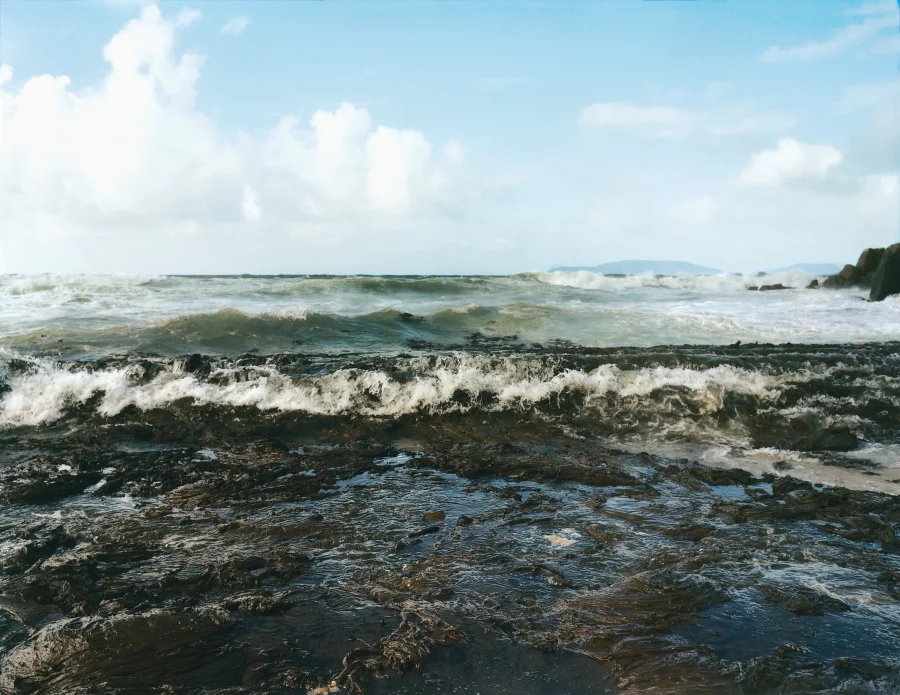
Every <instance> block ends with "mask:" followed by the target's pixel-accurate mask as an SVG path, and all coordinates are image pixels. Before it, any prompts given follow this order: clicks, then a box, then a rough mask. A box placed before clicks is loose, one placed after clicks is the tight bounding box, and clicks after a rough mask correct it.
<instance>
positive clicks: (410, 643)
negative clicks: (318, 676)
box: [334, 611, 466, 693]
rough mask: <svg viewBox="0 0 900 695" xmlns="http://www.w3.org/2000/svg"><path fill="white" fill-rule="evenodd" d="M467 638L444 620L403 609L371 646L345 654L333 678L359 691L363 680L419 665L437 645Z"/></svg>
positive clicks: (341, 684) (351, 690) (459, 641)
mask: <svg viewBox="0 0 900 695" xmlns="http://www.w3.org/2000/svg"><path fill="white" fill-rule="evenodd" d="M465 641H466V637H465V635H464V634H463V633H462V632H461V631H460V630H458V629H457V628H455V627H454V626H452V625H450V624H449V623H446V622H444V621H443V620H441V619H439V618H436V617H434V616H431V615H427V614H424V613H418V612H412V611H405V612H404V613H403V619H402V621H401V622H400V626H399V627H398V628H397V629H396V630H394V631H393V632H392V633H391V634H390V636H388V637H386V638H384V639H383V640H381V641H379V642H378V643H377V644H375V645H374V646H372V647H362V648H360V649H353V650H351V651H350V652H348V653H347V655H346V656H345V657H344V664H343V665H344V668H343V670H342V671H341V672H340V673H339V674H338V675H337V676H335V677H334V681H335V682H336V683H337V684H338V685H340V686H342V687H344V688H346V689H347V690H348V691H349V692H351V693H361V692H362V691H363V685H364V683H365V681H367V680H369V679H371V678H378V677H383V676H384V675H387V674H391V673H395V674H396V673H402V672H403V671H406V670H408V669H411V668H418V667H419V666H421V665H422V664H423V663H424V661H425V659H427V658H428V655H429V654H431V652H432V651H433V650H434V649H436V648H438V647H446V646H449V645H451V644H459V643H463V642H465Z"/></svg>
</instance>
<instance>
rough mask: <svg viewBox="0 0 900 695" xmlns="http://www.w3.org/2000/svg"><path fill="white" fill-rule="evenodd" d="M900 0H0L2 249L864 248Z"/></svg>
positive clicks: (767, 264)
mask: <svg viewBox="0 0 900 695" xmlns="http://www.w3.org/2000/svg"><path fill="white" fill-rule="evenodd" d="M898 61H900V9H898V3H897V0H865V1H860V0H791V2H785V0H695V1H693V2H685V1H682V2H678V1H669V2H667V1H665V0H655V1H644V0H587V1H584V2H575V1H571V0H552V1H551V0H544V1H538V0H484V1H477V2H476V1H475V0H470V1H466V0H435V1H432V2H427V1H420V0H390V1H388V0H365V1H363V0H321V1H310V2H304V1H302V0H296V1H292V2H287V1H285V2H277V1H274V0H272V1H268V2H262V1H259V0H256V1H252V2H239V1H231V0H215V1H212V0H207V1H206V2H198V1H193V2H168V1H163V2H157V3H156V4H152V3H148V2H141V1H140V0H121V1H113V0H3V1H2V3H0V272H13V273H37V272H54V273H81V272H88V273H147V274H157V273H373V274H375V273H385V274H387V273H401V274H430V273H440V274H444V273H446V274H457V273H491V274H493V273H514V272H522V271H529V270H546V269H548V268H550V267H551V266H554V265H567V266H572V265H594V264H598V263H604V262H609V261H615V260H621V259H634V258H639V259H671V260H683V261H691V262H695V263H699V264H702V265H706V266H712V267H716V268H721V269H724V270H728V271H738V272H750V271H756V270H761V269H767V268H768V269H771V268H775V267H780V266H785V265H790V264H793V263H799V262H806V263H839V264H843V263H853V262H854V261H855V260H856V258H857V256H858V255H859V252H860V251H861V250H862V249H863V248H864V247H866V246H884V245H887V244H891V243H894V242H896V241H898V232H900V221H898V211H900V179H898V169H900V74H898Z"/></svg>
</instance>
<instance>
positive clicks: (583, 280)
mask: <svg viewBox="0 0 900 695" xmlns="http://www.w3.org/2000/svg"><path fill="white" fill-rule="evenodd" d="M534 277H535V279H536V280H538V281H539V282H543V283H545V284H548V285H556V286H563V287H574V288H578V289H583V290H606V291H609V292H616V291H623V290H636V289H669V290H681V291H684V292H697V293H715V294H721V293H723V292H743V291H746V290H747V289H748V288H750V287H759V286H761V285H774V284H779V283H780V284H782V285H785V286H787V287H794V288H798V289H801V288H804V287H806V285H808V284H809V283H810V281H812V280H813V279H814V278H820V279H821V277H822V276H818V275H810V274H808V273H805V272H803V271H802V270H793V271H790V272H786V273H772V274H771V275H764V276H761V277H757V276H755V275H737V274H734V275H688V274H686V273H683V274H679V275H674V276H668V275H667V276H657V275H625V276H619V275H602V274H600V273H592V272H590V271H587V270H577V271H561V270H557V271H553V272H549V273H535V274H534Z"/></svg>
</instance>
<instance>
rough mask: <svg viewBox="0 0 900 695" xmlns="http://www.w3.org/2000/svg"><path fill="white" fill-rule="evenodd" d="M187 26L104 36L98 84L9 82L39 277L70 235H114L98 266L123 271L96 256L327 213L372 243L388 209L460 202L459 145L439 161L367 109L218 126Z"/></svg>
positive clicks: (27, 238) (25, 237)
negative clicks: (199, 96) (203, 100)
mask: <svg viewBox="0 0 900 695" xmlns="http://www.w3.org/2000/svg"><path fill="white" fill-rule="evenodd" d="M190 19H191V17H188V16H186V15H183V14H182V15H179V16H178V17H176V18H169V17H166V16H164V15H163V14H162V13H161V12H160V10H159V9H158V8H157V7H156V6H147V7H145V8H143V9H142V10H141V13H140V16H139V17H138V18H136V19H133V20H131V21H129V22H128V23H127V24H125V26H124V27H123V28H122V30H121V31H119V32H118V33H117V34H116V35H115V36H113V37H112V39H111V40H110V41H109V43H108V44H107V45H106V47H105V49H104V52H103V56H104V58H105V60H106V61H107V63H108V72H107V74H106V76H105V78H104V79H103V81H102V83H100V84H99V85H97V86H96V87H95V88H93V89H90V90H81V89H78V90H76V89H74V88H73V86H72V85H71V84H70V80H69V78H68V77H65V76H51V75H39V76H36V77H32V78H31V79H29V80H27V81H26V82H25V83H24V84H23V85H22V87H21V88H20V89H18V90H17V91H4V89H3V88H0V123H2V124H3V138H2V139H0V197H2V199H3V206H4V224H3V225H2V229H0V245H2V246H3V247H4V251H5V255H6V257H7V263H10V264H13V265H14V266H16V265H17V267H20V268H21V269H23V270H29V269H31V270H40V269H42V268H43V267H45V266H44V265H42V257H43V258H44V259H46V257H47V253H48V251H47V250H48V249H50V250H52V249H53V248H54V245H55V244H56V243H57V242H60V240H64V239H82V240H91V239H95V240H96V239H101V238H102V239H103V242H102V243H101V242H99V241H97V242H96V244H95V246H92V247H91V248H94V249H95V251H96V253H97V254H98V258H95V259H92V260H91V261H85V265H88V267H90V268H92V269H98V268H99V269H103V270H110V269H112V270H116V269H118V268H116V267H113V268H110V267H108V266H104V265H103V259H102V258H100V257H99V256H100V255H102V254H107V255H109V257H110V258H111V257H112V255H113V254H114V253H116V254H118V256H117V257H119V258H130V257H131V256H135V255H140V254H141V253H143V251H139V249H143V248H144V246H145V245H146V246H147V247H148V248H155V247H154V246H153V240H155V239H158V238H159V236H160V234H170V235H172V236H175V237H180V236H184V233H185V232H187V231H191V232H192V234H193V235H194V236H197V237H198V238H199V237H204V238H205V240H206V241H205V243H204V244H203V245H201V246H200V247H198V248H214V247H215V243H214V240H215V238H216V237H223V238H224V237H228V238H236V235H240V234H243V233H244V230H245V228H246V224H247V223H252V224H254V225H255V226H256V227H257V231H256V232H254V233H255V234H257V235H258V234H261V233H265V234H269V235H274V236H275V237H283V238H287V237H290V236H296V235H297V234H296V231H297V229H298V226H303V225H307V226H308V227H309V228H312V227H311V226H310V225H313V224H314V222H315V224H319V223H320V222H325V221H329V222H330V223H332V224H331V227H330V228H331V229H332V230H341V231H340V232H338V231H333V232H332V233H333V234H334V235H339V234H344V235H351V236H352V235H357V236H362V237H365V236H366V235H367V234H369V235H370V236H371V234H370V231H371V229H372V225H377V224H379V222H378V220H379V219H380V217H381V216H391V217H392V218H394V219H396V218H398V217H399V216H404V215H419V214H431V211H433V210H436V209H437V207H436V206H438V205H441V206H443V205H445V204H446V202H447V200H448V199H452V196H453V190H454V185H455V183H454V182H455V180H456V179H455V177H456V173H455V172H457V170H458V169H459V167H460V165H461V164H462V154H463V153H464V148H463V147H462V145H461V144H459V143H458V142H455V141H451V142H450V143H448V144H447V146H446V149H445V150H444V155H445V156H443V157H438V158H435V157H433V156H432V145H431V143H429V142H428V140H427V139H426V137H425V135H424V134H423V133H420V132H418V131H414V130H396V129H393V128H390V127H387V126H384V125H377V126H376V125H375V124H373V123H372V117H371V115H370V114H369V112H368V110H366V109H364V108H359V107H355V106H352V105H350V104H344V105H342V106H340V107H339V108H337V109H335V110H334V111H327V110H319V111H316V112H315V113H314V114H313V116H312V118H311V119H310V121H309V125H308V126H303V125H302V124H301V123H300V121H299V120H298V119H296V118H293V117H285V118H282V119H281V120H280V121H279V122H278V123H277V124H276V125H275V126H274V127H273V128H271V130H269V131H268V132H264V133H263V134H262V135H255V136H251V135H249V134H246V133H228V132H223V131H222V130H220V129H219V128H218V127H217V126H216V124H215V123H214V122H213V121H212V120H211V119H209V118H208V117H207V116H206V115H204V114H203V113H202V112H200V111H199V110H198V109H197V108H196V106H195V90H196V86H197V81H198V78H199V75H200V70H201V68H202V65H203V58H202V57H201V56H199V55H197V54H195V53H192V52H185V53H182V54H178V53H177V52H176V50H175V41H176V38H177V33H178V31H179V29H180V28H181V27H183V26H185V24H186V22H187V21H188V20H190ZM6 75H11V69H10V68H3V69H2V70H0V76H6ZM304 233H305V232H304ZM210 242H213V243H210ZM92 243H93V242H92ZM192 243H193V242H192ZM197 243H200V242H199V241H198V242H197ZM88 246H89V245H85V248H88ZM85 253H87V251H85ZM157 253H158V254H159V255H160V256H162V255H163V254H164V253H165V250H164V249H159V250H157ZM148 262H149V261H148Z"/></svg>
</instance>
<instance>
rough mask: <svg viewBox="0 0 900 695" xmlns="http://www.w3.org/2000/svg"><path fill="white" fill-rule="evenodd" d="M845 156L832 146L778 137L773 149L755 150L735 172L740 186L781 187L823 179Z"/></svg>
mask: <svg viewBox="0 0 900 695" xmlns="http://www.w3.org/2000/svg"><path fill="white" fill-rule="evenodd" d="M843 158H844V156H843V154H842V153H841V151H840V150H838V149H837V148H836V147H833V146H831V145H808V144H806V143H802V142H798V141H797V140H794V139H793V138H781V139H780V140H779V141H778V144H777V145H776V146H775V147H774V148H773V149H768V150H763V151H762V152H757V153H756V154H754V155H752V156H751V158H750V164H749V165H748V166H747V168H745V169H744V170H743V171H742V172H741V173H740V174H739V175H738V179H737V181H738V183H739V184H740V185H742V186H780V185H782V184H784V183H788V182H791V181H798V180H802V179H820V180H821V179H824V178H826V177H827V176H828V174H829V172H830V171H831V170H832V169H833V168H834V167H836V166H837V165H838V164H840V163H841V161H842V160H843Z"/></svg>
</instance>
